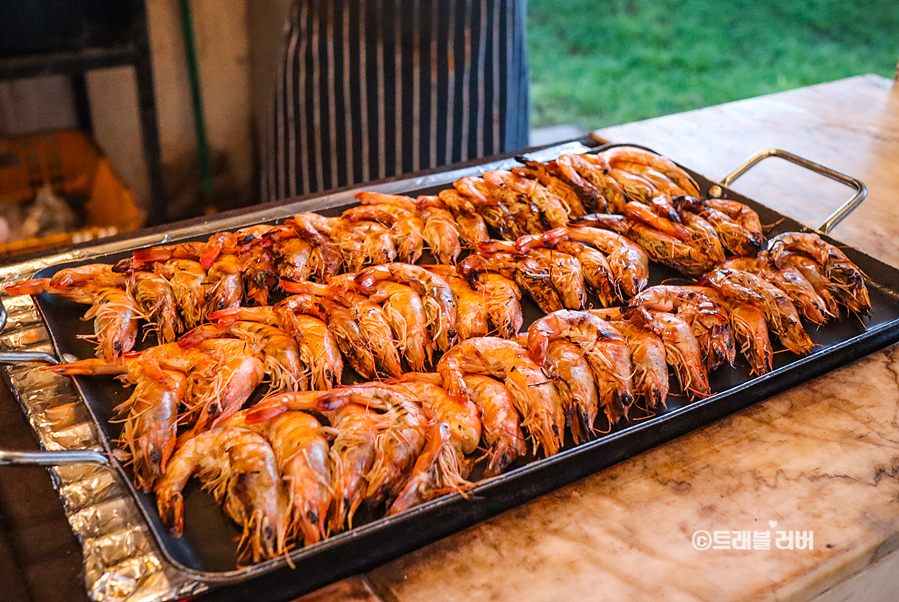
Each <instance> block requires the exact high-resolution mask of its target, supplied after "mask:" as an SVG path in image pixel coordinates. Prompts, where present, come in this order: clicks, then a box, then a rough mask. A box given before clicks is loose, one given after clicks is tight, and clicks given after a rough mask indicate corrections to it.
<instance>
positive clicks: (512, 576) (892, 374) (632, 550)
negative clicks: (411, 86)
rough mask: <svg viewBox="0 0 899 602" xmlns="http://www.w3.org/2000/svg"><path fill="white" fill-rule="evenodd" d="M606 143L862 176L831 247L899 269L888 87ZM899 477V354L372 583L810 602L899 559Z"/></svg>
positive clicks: (788, 202) (420, 589)
mask: <svg viewBox="0 0 899 602" xmlns="http://www.w3.org/2000/svg"><path fill="white" fill-rule="evenodd" d="M595 135H596V136H597V137H600V138H603V139H606V140H610V141H615V142H633V143H639V144H644V145H646V146H649V147H651V148H654V149H656V150H657V151H659V152H661V153H663V154H666V155H668V156H670V157H672V158H673V159H675V160H677V161H680V162H682V163H684V164H685V165H688V166H690V167H691V168H693V169H695V170H696V171H698V172H700V173H703V174H705V175H707V176H709V177H711V178H713V179H717V178H721V177H723V176H724V175H725V174H727V173H729V171H730V170H732V169H733V168H734V167H736V166H737V165H738V164H740V163H741V162H742V161H743V160H744V159H745V158H747V157H749V156H750V155H751V154H753V153H754V152H755V151H757V150H760V149H761V148H765V147H771V146H776V147H781V148H784V149H787V150H790V151H793V152H795V153H797V154H800V155H804V156H806V157H808V158H810V159H812V160H816V161H819V162H822V163H824V164H826V165H828V166H830V167H833V168H835V169H838V170H840V171H843V172H845V173H849V174H851V175H853V176H856V177H858V178H860V179H861V180H862V181H864V182H865V183H866V184H867V186H868V189H869V197H868V200H866V201H865V203H864V204H863V205H862V207H861V208H860V209H858V210H857V211H856V212H855V213H854V214H853V215H852V216H850V217H849V218H848V219H847V220H846V221H845V222H843V223H842V224H841V225H840V226H838V227H837V228H836V229H835V230H834V232H833V233H832V236H834V237H835V238H837V239H838V240H841V241H843V242H845V243H847V244H850V245H853V246H856V247H858V248H860V249H861V250H863V251H865V252H867V253H869V254H871V255H873V256H874V257H876V258H878V259H880V260H882V261H884V262H886V263H889V264H891V265H893V266H897V267H899V244H897V243H896V240H897V239H899V203H897V200H899V199H897V190H899V89H897V87H896V86H895V85H894V84H893V82H891V81H890V80H887V79H884V78H881V77H877V76H870V75H869V76H861V77H856V78H850V79H846V80H841V81H838V82H833V83H829V84H822V85H819V86H811V87H808V88H802V89H799V90H795V91H790V92H784V93H780V94H774V95H770V96H765V97H760V98H755V99H749V100H744V101H739V102H734V103H730V104H727V105H721V106H717V107H711V108H707V109H702V110H698V111H692V112H689V113H683V114H679V115H672V116H667V117H662V118H658V119H652V120H648V121H644V122H638V123H634V124H628V125H623V126H618V127H612V128H607V129H603V130H599V131H597V132H596V133H595ZM734 187H735V188H736V189H737V190H738V191H740V192H743V193H745V194H747V195H748V196H750V197H752V198H754V199H756V200H758V201H760V202H762V203H765V204H768V205H769V206H771V207H773V208H775V209H777V210H779V211H781V212H783V213H786V214H788V215H790V216H791V217H795V218H797V219H799V220H800V221H803V222H804V223H809V224H812V225H816V224H819V223H821V222H823V221H824V219H826V217H827V216H828V214H829V213H830V212H831V211H832V210H833V209H835V208H836V207H837V206H839V205H840V203H841V202H842V201H844V200H845V199H846V198H848V197H849V196H850V194H851V191H849V189H848V188H845V187H843V186H841V185H839V184H836V183H834V182H831V181H826V180H823V179H822V178H821V177H820V176H813V175H809V174H806V173H804V172H802V170H801V169H800V168H798V167H796V166H793V165H790V164H786V163H783V162H780V163H778V160H776V159H769V160H768V161H766V162H765V163H764V164H763V165H760V166H759V167H757V168H755V169H753V170H752V172H750V174H748V175H746V176H745V177H744V178H742V179H741V180H740V181H739V182H738V183H737V184H736V185H735V186H734ZM897 475H899V347H895V346H894V347H891V348H888V349H886V350H883V351H881V352H878V353H875V354H873V355H871V356H868V357H866V358H864V359H862V360H860V361H858V362H855V363H854V364H851V365H849V366H846V367H843V368H841V369H839V370H836V371H834V372H832V373H830V374H827V375H826V376H823V377H820V378H817V379H815V380H813V381H810V382H808V383H806V384H804V385H802V386H799V387H796V388H794V389H791V390H789V391H787V392H785V393H783V394H781V395H778V396H776V397H773V398H771V399H769V400H767V401H764V402H762V403H759V404H757V405H755V406H753V407H751V408H749V409H747V410H745V411H742V412H739V413H737V414H734V415H732V416H730V417H729V418H726V419H724V420H721V421H719V422H717V423H715V424H712V425H710V426H708V427H706V428H704V429H701V430H699V431H696V432H694V433H691V434H689V435H687V436H684V437H681V438H679V439H676V440H674V441H672V442H670V443H668V444H666V445H663V446H661V447H658V448H655V449H653V450H651V451H649V452H646V453H644V454H641V455H639V456H637V457H635V458H632V459H630V460H628V461H625V462H622V463H621V464H618V465H616V466H614V467H612V468H610V469H608V470H605V471H603V472H601V473H599V474H596V475H594V476H592V477H589V478H587V479H584V480H583V481H580V482H578V483H576V484H574V485H571V486H569V487H565V488H563V489H561V490H558V491H556V492H554V493H552V494H550V495H547V496H544V497H542V498H540V499H538V500H536V501H533V502H531V503H529V504H526V505H524V506H522V507H520V508H517V509H515V510H512V511H510V512H507V513H505V514H502V515H500V516H498V517H496V518H494V519H492V520H489V521H487V522H485V523H482V524H480V525H478V526H476V527H473V528H471V529H468V530H466V531H464V532H462V533H459V534H457V535H454V536H451V537H448V538H446V539H444V540H441V541H439V542H437V543H435V544H432V545H430V546H427V547H425V548H423V549H421V550H419V551H417V552H414V553H412V554H409V555H407V556H404V557H402V558H400V559H398V560H396V561H394V562H391V563H389V564H386V565H384V566H382V567H380V568H378V569H376V570H374V571H372V572H371V573H369V574H368V575H367V578H368V580H369V582H370V583H371V585H372V586H373V587H374V589H375V590H376V591H377V592H378V593H379V594H380V595H381V597H383V598H385V599H390V600H395V601H397V602H418V601H422V602H425V601H427V602H437V601H440V600H461V599H465V600H471V601H480V600H485V601H486V600H502V601H506V600H508V601H513V600H514V601H515V602H528V601H531V600H534V601H536V600H565V599H568V600H585V599H595V600H619V599H620V600H630V601H642V600H647V601H649V600H652V601H660V600H664V601H672V602H673V601H678V602H680V601H685V602H686V601H715V602H725V601H729V600H734V601H736V600H739V601H742V602H746V601H751V600H795V601H800V600H811V599H813V598H814V597H815V596H817V595H818V594H820V593H821V592H823V591H825V590H827V589H828V588H830V587H832V586H833V585H835V584H837V583H839V582H841V581H843V580H845V579H846V578H847V577H849V576H851V575H853V574H854V573H857V572H859V571H860V570H862V569H863V568H865V567H866V566H868V565H870V564H871V563H873V562H875V561H876V560H878V559H879V558H881V557H883V556H884V555H886V554H888V553H889V552H890V551H892V550H893V549H895V548H896V547H899V480H897ZM774 521H776V523H777V524H776V526H773V527H772V526H771V525H772V524H773V522H774ZM699 530H702V531H708V532H709V533H712V532H715V531H723V532H733V531H763V532H768V531H770V532H772V533H775V534H776V533H777V532H779V531H786V532H794V531H805V532H808V531H811V532H812V535H813V540H812V544H813V549H803V550H799V549H792V550H789V549H777V548H776V545H775V542H774V541H772V543H771V549H770V550H760V549H749V550H737V549H732V548H733V545H732V544H731V545H730V548H731V549H708V550H699V549H697V548H696V547H695V546H694V545H693V543H692V537H693V534H694V533H695V532H696V531H699ZM775 537H776V535H775ZM794 547H795V546H794ZM896 585H897V587H899V577H897V578H896ZM336 591H337V590H335V592H336ZM322 595H323V592H322V593H320V594H319V597H321V596H322Z"/></svg>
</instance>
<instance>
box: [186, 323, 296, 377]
mask: <svg viewBox="0 0 899 602" xmlns="http://www.w3.org/2000/svg"><path fill="white" fill-rule="evenodd" d="M227 336H233V337H236V338H238V339H241V340H242V341H245V342H246V343H247V344H249V345H250V348H251V349H253V351H254V353H261V354H262V356H263V358H264V361H265V371H266V373H268V375H269V376H271V379H272V380H271V391H305V390H306V389H308V388H309V383H308V382H307V378H306V371H305V369H304V366H303V363H302V361H301V360H300V351H299V349H298V348H297V343H296V341H295V340H294V338H293V337H292V336H290V335H289V334H287V333H286V332H284V331H283V330H281V329H280V328H278V327H277V326H270V325H269V324H265V323H262V322H251V321H246V320H235V321H229V322H219V323H216V324H203V325H202V326H197V327H196V328H194V329H193V330H191V331H190V332H188V333H187V334H185V335H184V336H183V337H181V339H180V341H179V343H180V344H181V345H182V346H184V347H190V346H192V345H196V344H197V343H198V342H200V341H202V340H206V339H216V338H222V337H227Z"/></svg>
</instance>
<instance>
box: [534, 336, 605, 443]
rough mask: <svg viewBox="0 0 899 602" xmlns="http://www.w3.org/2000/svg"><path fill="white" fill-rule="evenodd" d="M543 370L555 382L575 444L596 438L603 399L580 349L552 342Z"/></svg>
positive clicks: (548, 347)
mask: <svg viewBox="0 0 899 602" xmlns="http://www.w3.org/2000/svg"><path fill="white" fill-rule="evenodd" d="M543 369H544V371H545V372H546V373H547V374H548V375H549V377H550V378H552V379H553V384H554V385H555V387H556V390H557V391H558V393H559V397H560V398H561V400H562V409H563V411H564V412H565V418H566V422H567V423H568V424H569V425H570V426H571V435H572V437H573V438H574V442H575V444H579V443H582V442H585V441H590V440H591V439H593V436H594V432H595V429H594V427H593V423H594V422H595V421H596V415H597V414H598V413H599V398H598V397H597V395H596V388H597V387H596V379H595V378H594V372H593V369H592V368H591V367H590V364H589V363H588V362H587V359H586V358H585V357H584V353H583V352H582V351H581V349H580V347H578V346H577V345H575V344H574V343H571V342H569V341H566V340H562V339H560V340H555V341H551V342H550V343H549V345H548V346H547V348H546V357H545V360H544V363H543Z"/></svg>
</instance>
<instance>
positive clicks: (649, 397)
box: [590, 308, 669, 410]
mask: <svg viewBox="0 0 899 602" xmlns="http://www.w3.org/2000/svg"><path fill="white" fill-rule="evenodd" d="M590 313H591V314H593V315H595V316H598V317H600V318H602V319H604V320H608V322H609V323H610V324H611V325H612V326H613V327H614V328H615V329H616V330H617V331H618V332H620V333H621V335H622V336H623V337H624V340H626V341H627V345H628V347H629V348H630V351H631V362H632V363H633V364H634V389H635V390H636V391H637V392H638V393H640V395H642V396H643V398H644V399H645V400H646V407H647V409H648V410H654V409H656V408H658V407H659V406H662V407H665V399H666V398H667V397H668V389H669V382H668V366H667V363H666V352H665V344H664V343H663V342H662V339H661V338H659V336H658V335H656V334H655V333H653V332H651V331H650V330H647V329H646V328H644V327H643V326H641V325H640V324H638V323H637V322H635V321H630V320H628V319H626V318H625V317H624V314H623V313H622V312H621V310H620V309H619V308H610V309H599V310H596V309H593V310H590Z"/></svg>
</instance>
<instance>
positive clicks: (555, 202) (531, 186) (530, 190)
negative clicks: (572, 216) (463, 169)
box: [483, 169, 569, 228]
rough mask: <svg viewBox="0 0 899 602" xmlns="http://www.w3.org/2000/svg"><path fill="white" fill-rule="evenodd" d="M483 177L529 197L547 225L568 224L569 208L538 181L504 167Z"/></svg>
mask: <svg viewBox="0 0 899 602" xmlns="http://www.w3.org/2000/svg"><path fill="white" fill-rule="evenodd" d="M483 177H484V179H485V180H487V182H489V183H491V184H493V185H494V186H501V187H503V188H506V189H507V190H510V191H512V192H513V193H517V194H522V195H524V196H525V197H527V198H528V199H530V200H531V202H533V203H534V205H536V206H537V209H538V211H539V212H540V215H542V216H545V220H546V222H547V225H548V227H550V228H560V227H562V226H567V225H568V215H569V210H568V208H567V207H566V206H565V204H564V203H563V201H562V199H560V198H559V197H557V196H556V195H555V194H554V193H552V192H551V191H550V190H548V189H547V188H546V187H545V186H543V185H542V184H540V183H539V182H537V181H535V180H530V179H528V178H526V177H524V176H521V175H518V174H516V173H514V172H511V171H506V170H504V169H497V170H494V171H488V172H487V173H485V174H484V176H483Z"/></svg>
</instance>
